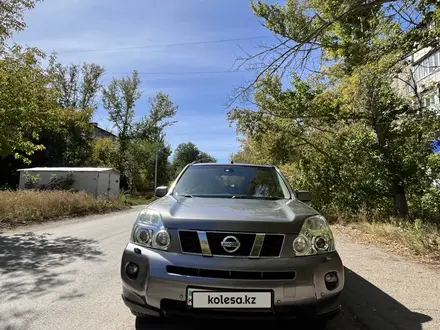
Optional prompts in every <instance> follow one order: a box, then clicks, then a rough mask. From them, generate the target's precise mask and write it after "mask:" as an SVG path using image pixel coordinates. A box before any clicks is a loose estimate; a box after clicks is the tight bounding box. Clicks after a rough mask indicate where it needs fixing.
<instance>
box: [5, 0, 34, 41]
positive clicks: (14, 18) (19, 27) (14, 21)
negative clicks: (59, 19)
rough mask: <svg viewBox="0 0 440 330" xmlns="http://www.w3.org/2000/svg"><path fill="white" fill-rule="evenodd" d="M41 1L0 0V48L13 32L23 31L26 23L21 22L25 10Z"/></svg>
mask: <svg viewBox="0 0 440 330" xmlns="http://www.w3.org/2000/svg"><path fill="white" fill-rule="evenodd" d="M40 1H41V0H2V1H1V2H0V48H1V47H2V46H3V44H4V42H5V41H6V39H8V38H10V37H12V34H13V32H15V31H23V30H24V29H25V28H26V23H25V22H24V20H23V13H24V11H25V10H28V9H32V8H34V7H35V5H36V3H37V2H40Z"/></svg>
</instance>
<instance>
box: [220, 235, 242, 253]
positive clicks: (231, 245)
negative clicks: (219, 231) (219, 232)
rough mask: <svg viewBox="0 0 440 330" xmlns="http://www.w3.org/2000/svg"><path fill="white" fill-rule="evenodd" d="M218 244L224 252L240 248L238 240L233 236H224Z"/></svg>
mask: <svg viewBox="0 0 440 330" xmlns="http://www.w3.org/2000/svg"><path fill="white" fill-rule="evenodd" d="M220 245H221V246H222V248H223V250H225V251H226V252H228V253H234V252H236V251H237V250H238V249H239V248H240V241H239V240H238V239H237V237H235V236H226V237H225V238H223V240H222V242H221V243H220Z"/></svg>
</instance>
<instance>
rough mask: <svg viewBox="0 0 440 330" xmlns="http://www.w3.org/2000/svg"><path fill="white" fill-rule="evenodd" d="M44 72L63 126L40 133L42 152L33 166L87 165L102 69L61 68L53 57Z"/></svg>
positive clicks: (88, 67) (89, 67) (35, 159)
mask: <svg viewBox="0 0 440 330" xmlns="http://www.w3.org/2000/svg"><path fill="white" fill-rule="evenodd" d="M47 71H48V72H49V74H50V76H51V77H52V84H51V86H52V88H53V89H54V90H55V91H56V93H57V101H58V104H59V108H60V110H59V111H60V116H61V118H62V122H61V123H60V125H59V126H58V127H56V128H55V129H52V130H45V131H44V132H43V133H42V135H41V142H42V143H43V144H44V145H45V150H44V151H41V152H39V153H37V154H35V157H33V159H32V162H33V163H34V165H36V166H85V165H88V164H89V163H90V162H91V157H92V152H93V150H92V149H93V147H92V143H93V138H92V134H93V131H94V126H93V124H92V118H93V114H94V112H95V110H96V107H97V104H96V102H95V99H96V96H97V94H98V92H99V90H100V88H101V84H100V78H101V77H102V74H103V73H104V69H103V68H102V67H101V66H99V65H97V64H95V63H92V64H88V63H84V64H82V66H79V65H73V64H70V65H63V64H61V63H59V62H57V60H56V58H55V57H54V56H52V57H51V58H50V61H49V66H48V69H47Z"/></svg>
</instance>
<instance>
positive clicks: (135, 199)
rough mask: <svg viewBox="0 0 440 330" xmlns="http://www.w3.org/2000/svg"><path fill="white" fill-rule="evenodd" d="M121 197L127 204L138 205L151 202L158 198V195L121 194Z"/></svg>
mask: <svg viewBox="0 0 440 330" xmlns="http://www.w3.org/2000/svg"><path fill="white" fill-rule="evenodd" d="M121 199H122V200H123V202H124V203H126V204H127V205H132V206H136V205H147V204H150V203H151V202H153V201H154V200H155V199H156V197H148V196H130V195H124V196H123V197H122V196H121Z"/></svg>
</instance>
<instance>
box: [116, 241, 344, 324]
mask: <svg viewBox="0 0 440 330" xmlns="http://www.w3.org/2000/svg"><path fill="white" fill-rule="evenodd" d="M135 250H136V252H135ZM130 262H132V263H136V264H137V265H138V266H139V272H138V275H137V277H136V278H135V279H133V278H130V277H129V276H128V275H127V273H126V266H127V264H128V263H130ZM167 266H177V267H185V268H190V269H205V270H206V269H207V270H224V271H245V272H246V271H247V272H251V271H259V272H287V271H289V272H291V271H294V272H295V277H294V278H293V279H235V278H234V279H231V278H228V279H224V278H212V277H208V276H209V275H206V274H205V275H204V277H201V276H187V275H178V274H174V273H171V272H170V273H169V272H168V271H167ZM330 271H333V272H336V273H337V274H338V278H339V282H338V284H337V286H336V287H335V288H332V289H331V290H329V289H327V287H326V284H325V281H324V276H325V274H326V273H327V272H330ZM121 278H122V297H123V299H124V302H125V304H126V305H127V306H128V307H129V308H130V309H132V310H134V311H137V312H140V313H144V314H149V315H153V316H163V315H165V316H180V315H188V316H193V315H194V316H207V317H210V316H212V315H213V314H215V315H216V317H221V315H225V316H226V317H227V318H231V317H234V316H237V317H246V316H250V317H252V318H255V317H262V318H266V317H267V318H271V317H272V316H274V315H277V316H278V317H280V316H283V315H284V316H286V317H295V318H297V317H298V316H307V317H308V316H311V317H319V316H327V315H333V314H334V313H335V312H337V311H339V308H340V303H339V295H340V293H341V291H342V289H343V287H344V268H343V266H342V262H341V259H340V257H339V255H338V253H337V252H334V253H330V254H328V255H325V256H323V255H321V256H311V257H298V258H277V259H247V258H223V257H203V256H198V255H187V254H180V253H171V252H163V251H157V250H151V249H146V248H143V247H139V246H137V245H134V244H131V243H129V244H128V245H127V247H126V249H125V251H124V253H123V256H122V262H121ZM191 287H192V288H194V287H196V288H206V289H213V290H215V289H217V290H241V291H246V290H254V291H261V290H269V291H271V292H272V297H273V303H274V304H273V306H274V307H273V308H272V309H270V310H265V311H261V310H258V312H257V311H255V312H253V311H249V310H242V311H237V310H235V309H233V310H227V311H218V310H214V311H213V310H209V311H208V310H198V309H193V308H190V307H187V305H186V300H187V289H188V288H191Z"/></svg>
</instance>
